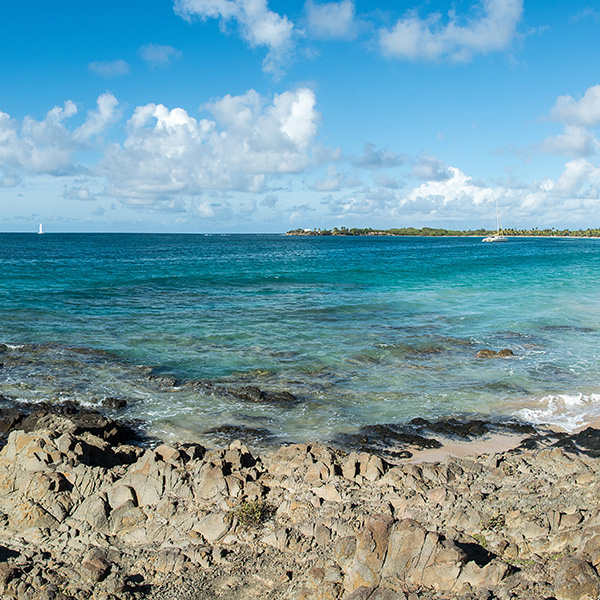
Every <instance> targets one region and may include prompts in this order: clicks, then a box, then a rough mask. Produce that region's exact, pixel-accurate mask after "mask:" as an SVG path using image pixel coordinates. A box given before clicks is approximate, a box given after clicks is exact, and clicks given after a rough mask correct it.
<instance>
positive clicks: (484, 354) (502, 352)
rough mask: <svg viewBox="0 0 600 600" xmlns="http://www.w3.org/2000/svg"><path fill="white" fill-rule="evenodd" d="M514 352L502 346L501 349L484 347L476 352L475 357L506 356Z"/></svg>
mask: <svg viewBox="0 0 600 600" xmlns="http://www.w3.org/2000/svg"><path fill="white" fill-rule="evenodd" d="M514 355H515V354H514V352H513V351H512V350H511V349H510V348H503V349H502V350H498V351H496V350H490V349H489V348H484V349H483V350H480V351H479V352H478V353H477V354H476V357H477V358H508V357H510V356H514Z"/></svg>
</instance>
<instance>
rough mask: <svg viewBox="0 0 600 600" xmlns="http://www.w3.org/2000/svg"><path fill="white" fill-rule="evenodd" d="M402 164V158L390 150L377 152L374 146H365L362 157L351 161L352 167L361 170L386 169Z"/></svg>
mask: <svg viewBox="0 0 600 600" xmlns="http://www.w3.org/2000/svg"><path fill="white" fill-rule="evenodd" d="M403 162H404V161H403V159H402V157H401V156H399V155H398V154H396V153H395V152H393V151H392V150H388V149H382V150H377V149H376V148H375V144H365V145H364V148H363V153H362V155H361V156H359V157H354V158H353V159H352V163H353V164H354V166H355V167H358V168H362V169H386V168H389V167H397V166H399V165H401V164H402V163H403Z"/></svg>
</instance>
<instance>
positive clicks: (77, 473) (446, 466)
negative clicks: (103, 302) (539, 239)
mask: <svg viewBox="0 0 600 600" xmlns="http://www.w3.org/2000/svg"><path fill="white" fill-rule="evenodd" d="M38 408H40V407H38ZM11 423H12V425H11ZM419 423H420V424H421V425H423V423H422V421H421V420H419ZM438 425H439V424H438V423H433V424H431V423H430V426H435V427H437V428H440V427H441V425H439V427H438ZM447 425H448V426H449V427H451V428H452V430H453V431H470V432H473V435H470V436H467V437H463V438H461V437H460V436H459V437H458V438H457V436H456V435H455V436H453V438H452V440H454V441H452V440H451V438H450V437H448V436H447V435H446V437H445V438H444V439H445V441H446V442H447V445H446V446H442V448H444V447H446V448H447V450H449V452H447V453H446V455H445V456H443V457H442V456H441V455H439V454H438V455H437V456H434V455H433V454H432V453H431V452H439V451H440V449H439V448H438V449H433V450H432V449H426V450H423V454H422V455H421V456H419V454H418V452H417V453H415V457H416V461H412V462H406V461H405V462H402V461H400V462H399V463H398V464H393V463H392V462H389V461H388V460H387V459H386V458H384V457H383V456H382V455H380V454H378V453H368V452H357V451H351V450H350V449H349V450H348V451H342V450H340V449H336V448H332V447H328V446H325V445H323V444H311V443H304V444H290V445H285V446H279V447H273V448H272V449H270V450H268V451H262V452H260V453H255V452H253V451H252V450H251V449H250V448H248V447H247V446H246V445H244V444H243V443H242V442H240V441H233V442H232V443H230V444H228V445H226V446H224V447H220V448H214V449H209V448H204V447H203V446H200V445H198V444H193V443H186V444H176V443H174V444H170V445H167V444H164V443H160V442H159V441H158V440H154V441H152V440H143V439H142V438H140V437H139V433H137V434H136V432H135V430H133V429H131V427H130V426H128V425H127V424H126V423H120V422H118V421H114V420H113V419H111V418H109V417H107V416H105V415H101V414H99V413H97V412H95V411H90V410H88V409H80V408H79V407H76V406H74V405H71V404H63V405H55V406H45V407H43V408H40V409H39V410H38V411H37V412H33V413H30V414H29V415H27V416H26V417H25V418H24V419H21V420H19V418H18V416H17V415H16V413H15V412H14V411H12V412H11V411H10V410H9V409H5V410H4V412H3V414H2V430H3V431H4V432H5V433H8V436H7V438H6V439H5V445H4V447H3V449H2V451H1V452H0V513H1V514H2V515H3V517H2V518H1V519H0V550H1V556H0V593H1V594H2V597H3V598H13V599H17V600H25V599H26V598H28V599H30V598H39V599H40V600H41V599H44V600H46V599H54V600H74V599H76V600H80V599H81V600H83V599H89V598H93V599H94V600H138V599H142V598H148V599H151V600H185V599H188V600H209V599H210V600H213V599H221V600H237V599H239V598H248V599H250V598H259V597H260V598H265V599H267V600H280V599H283V598H285V599H290V600H326V599H329V600H367V599H369V598H370V599H372V600H375V599H382V600H383V599H385V600H388V599H389V600H467V599H471V598H481V597H486V598H490V599H492V598H494V599H495V598H498V599H504V598H512V599H515V598H516V599H521V598H522V599H523V600H524V599H526V598H527V599H528V600H543V599H545V598H549V597H555V598H557V599H558V600H574V599H575V598H584V597H588V596H589V597H590V598H594V597H597V595H598V594H600V577H599V576H598V573H597V571H596V568H597V567H598V566H600V512H599V511H598V509H597V498H598V495H599V494H600V459H599V458H598V456H600V431H598V430H593V429H586V430H584V431H583V432H580V433H578V434H573V435H566V434H561V433H557V432H552V431H539V430H538V431H536V432H535V433H533V434H532V433H531V430H530V429H528V430H527V431H525V430H524V429H523V430H522V431H513V432H512V433H507V432H506V431H504V432H498V431H490V430H491V429H492V427H491V424H483V425H485V427H487V429H488V431H486V432H484V431H483V426H482V423H480V422H474V421H472V422H458V421H448V422H447ZM461 428H462V429H461ZM465 428H466V429H465ZM475 433H480V434H481V435H475ZM457 439H458V442H457V441H456V440H457ZM463 439H464V440H467V441H461V440H463ZM469 440H470V441H469ZM473 440H475V441H473ZM477 440H478V441H477ZM500 443H501V444H502V445H501V446H499V445H498V444H500ZM517 443H518V445H517V446H516V447H513V448H512V449H508V446H515V444H517ZM470 444H472V445H470ZM484 450H491V451H492V452H491V453H489V454H481V452H483V451H484ZM456 451H460V453H463V452H464V451H467V452H468V453H469V456H459V457H455V456H452V454H453V453H454V452H456ZM473 451H474V452H475V454H472V452H473ZM428 453H429V454H428ZM425 457H427V458H428V459H435V460H433V462H430V461H429V460H427V461H424V460H420V459H421V458H425ZM439 459H442V460H439ZM36 594H37V595H36ZM44 594H45V595H44ZM586 594H587V596H586Z"/></svg>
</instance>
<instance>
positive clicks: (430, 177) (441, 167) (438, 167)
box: [410, 154, 453, 181]
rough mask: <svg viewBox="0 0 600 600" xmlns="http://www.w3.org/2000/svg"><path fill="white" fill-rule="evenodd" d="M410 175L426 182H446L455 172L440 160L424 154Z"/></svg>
mask: <svg viewBox="0 0 600 600" xmlns="http://www.w3.org/2000/svg"><path fill="white" fill-rule="evenodd" d="M410 175H411V177H416V178H417V179H423V180H425V181H446V180H447V179H450V178H451V177H452V176H453V172H452V171H451V170H450V169H448V168H447V167H446V165H445V164H444V163H443V162H442V161H441V160H440V159H439V158H436V157H435V156H430V155H429V154H423V155H422V156H421V158H420V159H419V161H418V162H417V163H416V164H415V165H414V166H413V168H412V171H411V173H410Z"/></svg>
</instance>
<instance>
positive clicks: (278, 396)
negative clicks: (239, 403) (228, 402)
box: [226, 385, 298, 404]
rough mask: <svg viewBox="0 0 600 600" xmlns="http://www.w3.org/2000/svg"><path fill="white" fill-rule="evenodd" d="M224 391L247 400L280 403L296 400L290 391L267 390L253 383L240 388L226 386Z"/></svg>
mask: <svg viewBox="0 0 600 600" xmlns="http://www.w3.org/2000/svg"><path fill="white" fill-rule="evenodd" d="M226 392H227V393H228V394H230V395H231V396H234V397H235V398H239V399H240V400H246V401H247V402H273V403H280V404H291V403H295V402H297V400H298V399H297V398H296V396H294V395H293V394H291V393H290V392H286V391H283V392H268V391H264V390H261V389H260V388H258V387H256V386H253V385H246V386H244V387H241V388H226Z"/></svg>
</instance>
